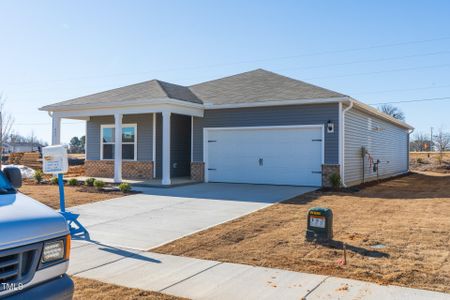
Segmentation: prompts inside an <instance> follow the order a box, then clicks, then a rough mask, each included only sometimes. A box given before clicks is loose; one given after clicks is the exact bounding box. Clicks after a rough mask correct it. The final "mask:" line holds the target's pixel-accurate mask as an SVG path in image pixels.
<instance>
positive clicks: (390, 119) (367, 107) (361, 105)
mask: <svg viewBox="0 0 450 300" xmlns="http://www.w3.org/2000/svg"><path fill="white" fill-rule="evenodd" d="M351 101H353V103H354V105H355V106H356V107H358V108H359V109H361V110H363V111H365V112H367V113H369V114H372V115H375V116H377V117H380V118H382V119H384V120H386V121H388V122H391V123H394V124H396V125H398V126H400V127H403V128H405V129H408V130H411V129H414V127H412V126H411V125H409V124H407V123H405V122H403V121H400V120H397V119H396V118H394V117H391V116H389V115H387V114H385V113H383V112H381V111H379V110H378V109H376V108H374V107H372V106H370V105H368V104H365V103H363V102H361V101H358V100H356V99H353V98H351Z"/></svg>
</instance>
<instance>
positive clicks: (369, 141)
mask: <svg viewBox="0 0 450 300" xmlns="http://www.w3.org/2000/svg"><path fill="white" fill-rule="evenodd" d="M41 110H44V111H48V112H51V114H52V117H53V128H52V143H53V144H59V143H60V132H61V131H60V130H61V129H60V126H61V119H62V118H68V119H78V120H86V121H87V124H86V164H85V170H86V174H87V175H88V176H94V177H114V179H115V181H116V182H120V181H121V180H122V177H123V178H141V179H151V178H160V179H161V182H162V184H163V185H170V184H171V179H172V178H174V177H186V176H191V178H192V179H193V180H198V181H204V182H230V183H250V184H278V185H305V186H329V185H330V183H331V182H330V181H331V180H332V179H333V178H334V179H336V177H337V176H336V175H340V178H341V182H342V183H343V184H345V185H348V186H350V185H355V184H358V183H361V182H362V181H363V180H365V181H369V180H374V179H376V178H383V177H389V176H393V175H397V174H401V173H405V172H407V171H408V169H409V162H408V160H409V159H408V154H409V151H408V144H409V134H410V132H411V130H412V129H413V127H411V126H410V125H408V124H406V123H404V122H402V121H399V120H396V119H394V118H392V117H391V116H388V115H386V114H384V113H382V112H380V111H378V110H377V109H375V108H373V107H370V106H369V105H367V104H364V103H362V102H360V101H358V100H356V99H354V98H352V97H350V96H347V95H344V94H341V93H338V92H334V91H331V90H327V89H324V88H321V87H318V86H315V85H312V84H309V83H306V82H303V81H300V80H296V79H292V78H288V77H285V76H282V75H279V74H275V73H273V72H269V71H266V70H262V69H258V70H254V71H250V72H246V73H242V74H237V75H233V76H229V77H225V78H221V79H216V80H212V81H207V82H203V83H199V84H195V85H191V86H181V85H177V84H172V83H168V82H164V81H160V80H151V81H146V82H142V83H137V84H133V85H130V86H125V87H121V88H117V89H113V90H109V91H105V92H101V93H97V94H93V95H89V96H84V97H80V98H76V99H72V100H67V101H64V102H59V103H55V104H51V105H48V106H45V107H42V108H41ZM331 175H334V176H331ZM337 178H338V180H339V177H337ZM334 181H336V180H334Z"/></svg>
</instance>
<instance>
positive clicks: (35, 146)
mask: <svg viewBox="0 0 450 300" xmlns="http://www.w3.org/2000/svg"><path fill="white" fill-rule="evenodd" d="M42 147H43V146H42V145H41V144H40V143H31V142H17V143H4V144H3V154H7V153H17V152H35V151H40V149H41V148H42Z"/></svg>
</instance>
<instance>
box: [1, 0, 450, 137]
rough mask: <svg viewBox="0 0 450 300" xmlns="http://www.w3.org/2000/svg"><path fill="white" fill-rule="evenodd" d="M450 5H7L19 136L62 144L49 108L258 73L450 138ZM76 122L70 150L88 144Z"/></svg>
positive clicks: (11, 90)
mask: <svg viewBox="0 0 450 300" xmlns="http://www.w3.org/2000/svg"><path fill="white" fill-rule="evenodd" d="M449 15H450V1H437V0H436V1H371V2H370V3H369V1H5V0H3V1H2V0H0V43H1V46H0V92H1V93H3V94H4V96H6V97H7V102H6V107H7V110H8V111H9V112H10V113H11V114H12V115H13V116H14V118H15V124H16V125H15V130H16V131H17V132H19V133H21V134H23V135H30V134H31V132H32V131H33V132H34V134H35V135H37V136H39V137H40V138H43V139H45V140H47V141H49V140H50V118H49V117H48V115H47V113H45V112H40V111H38V108H39V107H41V106H43V105H46V104H50V103H53V102H57V101H62V100H67V99H70V98H73V97H77V96H83V95H87V94H90V93H94V92H98V91H102V90H106V89H110V88H115V87H118V86H123V85H127V84H131V83H136V82H140V81H145V80H149V79H153V78H158V79H161V80H165V81H169V82H174V83H178V84H192V83H197V82H201V81H205V80H210V79H215V78H219V77H222V76H227V75H231V74H234V73H239V72H244V71H248V70H252V69H256V68H265V69H268V70H271V71H274V72H277V73H281V74H283V75H287V76H290V77H293V78H296V79H300V80H305V81H307V82H310V83H314V84H316V85H320V86H323V87H326V88H329V89H332V90H335V91H338V92H342V93H344V94H347V95H350V96H353V97H354V98H356V99H359V100H362V101H364V102H366V103H369V104H370V103H379V102H391V101H403V100H414V99H424V98H440V97H449V98H448V99H447V100H443V101H428V102H412V103H401V104H396V105H397V106H399V107H400V108H401V109H402V110H403V111H404V113H405V115H406V118H407V121H408V123H410V124H412V125H413V126H415V127H416V131H424V132H429V128H430V127H431V126H433V127H434V128H439V127H444V128H446V129H447V130H448V131H450V118H449V112H450V19H449V17H448V16H449ZM84 128H85V126H84V124H83V122H80V121H74V120H65V121H64V122H63V127H62V141H65V142H67V141H68V140H69V139H70V137H72V136H74V135H78V136H80V135H83V134H84Z"/></svg>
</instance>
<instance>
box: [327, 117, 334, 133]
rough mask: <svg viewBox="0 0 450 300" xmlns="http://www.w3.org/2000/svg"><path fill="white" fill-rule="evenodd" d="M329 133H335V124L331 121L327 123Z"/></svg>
mask: <svg viewBox="0 0 450 300" xmlns="http://www.w3.org/2000/svg"><path fill="white" fill-rule="evenodd" d="M327 132H328V133H333V132H334V123H333V122H331V120H328V123H327Z"/></svg>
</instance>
